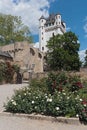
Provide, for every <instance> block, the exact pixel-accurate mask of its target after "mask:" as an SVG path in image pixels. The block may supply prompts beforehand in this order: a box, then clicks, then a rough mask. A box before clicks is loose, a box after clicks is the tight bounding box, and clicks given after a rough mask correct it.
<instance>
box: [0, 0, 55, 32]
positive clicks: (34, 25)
mask: <svg viewBox="0 0 87 130" xmlns="http://www.w3.org/2000/svg"><path fill="white" fill-rule="evenodd" d="M54 1H55V0H0V13H4V14H11V15H17V16H21V17H22V21H23V23H24V24H25V25H28V26H29V28H30V31H31V32H32V33H33V34H38V28H39V21H38V20H39V18H40V17H41V15H42V14H43V15H44V16H46V17H47V16H48V14H49V8H50V4H51V2H54Z"/></svg>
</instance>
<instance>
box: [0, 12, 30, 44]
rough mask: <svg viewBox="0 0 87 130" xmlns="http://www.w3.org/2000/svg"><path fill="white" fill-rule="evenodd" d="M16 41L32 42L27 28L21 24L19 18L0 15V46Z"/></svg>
mask: <svg viewBox="0 0 87 130" xmlns="http://www.w3.org/2000/svg"><path fill="white" fill-rule="evenodd" d="M17 41H28V42H31V41H32V37H31V34H30V31H29V28H28V26H26V25H24V24H23V23H22V20H21V17H18V16H12V15H5V14H0V45H5V44H10V43H14V42H17Z"/></svg>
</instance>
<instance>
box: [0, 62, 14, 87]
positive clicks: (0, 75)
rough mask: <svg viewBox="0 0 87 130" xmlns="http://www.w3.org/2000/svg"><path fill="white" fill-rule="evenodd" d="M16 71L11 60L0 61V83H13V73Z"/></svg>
mask: <svg viewBox="0 0 87 130" xmlns="http://www.w3.org/2000/svg"><path fill="white" fill-rule="evenodd" d="M14 72H15V66H14V65H11V64H10V62H5V63H4V62H0V84H2V83H3V81H4V82H5V83H12V80H13V75H14Z"/></svg>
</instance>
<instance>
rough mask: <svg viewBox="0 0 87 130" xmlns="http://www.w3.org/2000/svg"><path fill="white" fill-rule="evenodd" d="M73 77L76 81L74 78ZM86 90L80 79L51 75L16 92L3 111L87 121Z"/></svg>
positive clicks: (34, 81)
mask: <svg viewBox="0 0 87 130" xmlns="http://www.w3.org/2000/svg"><path fill="white" fill-rule="evenodd" d="M75 77H76V78H75ZM86 91H87V87H86V86H84V84H82V82H81V80H80V77H77V76H73V75H72V76H70V75H67V74H65V73H64V72H63V73H57V74H54V73H51V74H49V75H48V77H47V78H45V79H41V80H36V79H34V80H32V81H31V83H30V85H29V87H26V88H23V89H21V90H17V91H16V92H15V94H14V95H13V97H12V99H9V100H8V103H7V104H5V105H4V106H5V109H6V111H8V112H13V113H27V114H30V113H37V114H38V113H39V114H44V115H50V116H66V117H79V119H80V121H83V122H87V93H86Z"/></svg>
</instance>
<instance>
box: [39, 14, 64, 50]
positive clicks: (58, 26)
mask: <svg viewBox="0 0 87 130" xmlns="http://www.w3.org/2000/svg"><path fill="white" fill-rule="evenodd" d="M65 32H66V24H65V22H63V21H62V19H61V15H60V14H56V15H55V14H50V15H49V17H48V18H45V17H44V16H41V18H40V19H39V50H40V51H42V52H46V51H47V50H48V48H47V47H46V45H47V41H49V39H50V38H51V37H52V36H53V34H54V35H57V34H64V33H65Z"/></svg>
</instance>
